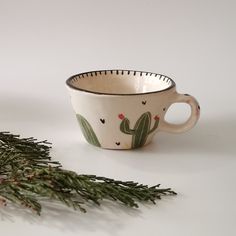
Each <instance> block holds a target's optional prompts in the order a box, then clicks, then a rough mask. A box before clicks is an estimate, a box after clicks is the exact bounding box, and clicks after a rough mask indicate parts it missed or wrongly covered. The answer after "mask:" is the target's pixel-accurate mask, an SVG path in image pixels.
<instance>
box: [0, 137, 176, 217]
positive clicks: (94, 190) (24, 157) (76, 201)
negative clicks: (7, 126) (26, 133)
mask: <svg viewBox="0 0 236 236" xmlns="http://www.w3.org/2000/svg"><path fill="white" fill-rule="evenodd" d="M50 145H51V143H49V142H47V141H46V140H44V141H37V140H36V139H35V138H32V137H31V138H20V137H19V135H14V134H11V133H9V132H0V205H2V206H5V205H7V202H13V203H17V204H20V205H22V206H25V207H27V208H31V209H32V210H33V211H35V212H36V213H37V214H40V212H41V204H40V201H41V200H43V199H50V200H56V201H59V202H62V203H64V204H66V205H67V206H69V207H73V208H74V209H80V210H81V211H82V212H86V210H85V208H84V206H85V205H86V203H88V202H93V203H95V204H97V205H100V202H101V201H102V200H104V199H108V200H112V201H118V202H121V203H123V204H125V205H126V206H129V207H138V204H137V201H140V202H148V201H151V202H152V203H154V204H155V200H157V199H161V196H163V195H175V194H176V193H175V192H174V191H172V190H171V189H170V188H159V186H160V185H155V186H152V187H149V186H147V185H143V184H139V183H135V182H133V181H118V180H114V179H109V178H106V177H99V176H95V175H79V174H77V173H75V172H73V171H69V170H65V169H62V168H61V167H62V166H61V164H60V163H59V162H58V161H52V160H51V157H50V148H51V146H50Z"/></svg>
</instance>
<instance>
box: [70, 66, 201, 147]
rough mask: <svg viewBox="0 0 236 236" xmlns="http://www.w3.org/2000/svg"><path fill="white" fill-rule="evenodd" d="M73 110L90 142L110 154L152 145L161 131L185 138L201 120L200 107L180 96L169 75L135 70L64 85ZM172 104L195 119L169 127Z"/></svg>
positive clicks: (101, 73)
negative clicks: (188, 109)
mask: <svg viewBox="0 0 236 236" xmlns="http://www.w3.org/2000/svg"><path fill="white" fill-rule="evenodd" d="M66 85H67V88H68V90H69V93H70V97H71V102H72V106H73V108H74V111H75V113H76V117H77V120H78V123H79V125H80V128H81V130H82V133H83V135H84V137H85V139H86V140H87V141H88V143H90V144H93V145H95V146H98V147H102V148H107V149H133V148H138V147H141V146H143V145H146V144H148V143H150V142H151V140H152V138H153V136H154V134H155V133H157V132H158V131H167V132H171V133H181V132H185V131H187V130H189V129H191V128H192V127H193V126H194V125H195V124H196V122H197V121H198V119H199V115H200V106H199V104H198V102H197V101H196V99H195V98H194V97H192V96H190V95H188V94H179V93H177V92H176V85H175V82H174V81H173V80H172V79H171V78H169V77H168V76H165V75H161V74H157V73H151V72H143V71H134V70H99V71H91V72H85V73H80V74H77V75H73V76H71V77H70V78H69V79H67V81H66ZM173 103H187V104H189V105H190V107H191V115H190V117H189V119H188V120H187V121H186V122H184V123H183V124H171V123H168V122H167V121H166V120H165V114H166V112H167V111H168V108H169V107H170V106H171V105H172V104H173Z"/></svg>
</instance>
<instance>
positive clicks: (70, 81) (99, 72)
mask: <svg viewBox="0 0 236 236" xmlns="http://www.w3.org/2000/svg"><path fill="white" fill-rule="evenodd" d="M102 72H104V75H108V74H109V73H110V74H113V73H114V74H117V75H118V74H119V73H120V74H121V75H124V72H127V75H132V74H131V73H133V76H135V75H139V76H143V75H144V76H147V75H150V76H155V77H157V76H159V78H157V79H160V80H162V81H164V82H167V83H169V84H170V86H169V87H167V88H165V89H162V90H156V91H151V92H146V93H102V92H95V91H90V90H86V89H81V88H78V87H76V86H74V85H73V82H75V81H77V80H78V79H79V78H81V77H83V78H84V77H85V76H87V77H89V76H92V77H93V76H99V75H102ZM66 85H67V86H68V87H70V88H72V89H75V90H78V91H82V92H86V93H91V94H97V95H115V96H135V95H145V94H152V93H160V92H164V91H167V90H170V89H172V88H173V87H175V85H176V84H175V82H174V81H173V80H172V79H171V78H170V77H168V76H166V75H163V74H159V73H153V72H146V71H137V70H120V69H113V70H95V71H88V72H83V73H79V74H75V75H72V76H71V77H69V78H68V79H67V80H66Z"/></svg>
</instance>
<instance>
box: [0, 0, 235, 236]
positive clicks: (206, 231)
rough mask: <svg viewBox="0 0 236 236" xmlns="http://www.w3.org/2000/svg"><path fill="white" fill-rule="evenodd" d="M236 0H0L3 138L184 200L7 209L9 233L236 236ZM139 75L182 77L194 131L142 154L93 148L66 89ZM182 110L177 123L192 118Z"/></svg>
mask: <svg viewBox="0 0 236 236" xmlns="http://www.w3.org/2000/svg"><path fill="white" fill-rule="evenodd" d="M235 7H236V4H235V2H234V1H223V0H222V1H221V0H218V1H210V0H209V1H208V0H207V1H184V0H181V1H154V0H153V1H151V0H150V1H132V0H130V1H123V0H122V1H108V0H107V1H104V0H101V1H91V0H86V1H82V0H79V1H72V0H71V1H65V0H64V1H56V0H52V1H42V0H41V1H30V0H25V1H0V28H1V36H0V67H1V70H0V82H1V86H0V111H1V112H0V127H1V129H0V130H9V131H11V132H13V133H17V134H21V135H22V136H23V137H28V136H34V137H37V138H38V139H48V140H50V141H51V142H52V143H53V149H52V156H53V158H54V159H56V160H59V161H61V162H62V164H63V166H64V168H68V169H71V170H75V171H77V172H78V173H83V174H96V175H101V176H107V177H111V178H116V179H121V180H134V181H139V182H142V183H145V184H148V185H154V184H157V183H161V184H162V186H164V187H171V188H173V189H174V190H175V191H177V192H178V196H176V197H167V198H163V200H161V201H158V202H157V205H154V206H153V205H152V204H145V205H142V204H141V205H140V208H139V209H137V210H136V209H128V208H126V207H124V206H121V205H118V204H112V203H107V202H106V203H104V205H103V206H101V207H94V206H91V207H89V208H88V209H87V210H88V212H87V213H86V214H83V213H81V212H79V211H73V210H70V209H67V208H66V207H62V206H56V205H53V204H49V205H47V206H44V209H43V211H42V215H41V216H40V217H39V216H36V215H34V214H31V213H29V212H25V211H23V210H22V209H16V208H14V207H12V206H11V205H10V206H9V207H6V208H1V209H0V234H1V235H4V236H11V235H16V234H19V235H24V236H29V235H30V236H31V235H32V234H33V235H35V236H36V235H57V236H60V235H68V236H70V235H83V236H89V235H99V236H100V235H116V236H120V235H136V236H138V235H140V236H141V235H161V236H162V235H163V236H172V235H176V236H189V235H196V236H199V235H201V236H208V235H209V236H210V235H214V236H222V235H235V234H236V227H235V219H236V204H235V199H236V185H235V179H236V171H235V168H236V145H235V132H236V125H235V122H236V109H235V101H236V95H235V94H236V93H235V87H234V86H235V85H236V83H235V55H236V48H235V40H236V31H235V29H236V27H235V22H236V16H235ZM111 68H112V69H115V68H119V69H137V70H144V71H151V72H158V73H163V74H166V75H168V76H170V77H172V78H173V79H174V80H175V82H176V83H177V89H178V91H179V92H181V93H189V94H192V95H194V96H195V97H196V98H197V99H198V100H199V103H200V105H201V108H202V109H201V111H202V113H201V119H200V121H199V123H198V124H197V126H196V127H195V128H194V129H192V130H191V131H189V132H187V133H185V134H181V135H172V134H166V133H160V134H158V136H157V137H155V139H154V141H153V143H152V144H150V145H148V146H146V147H144V148H142V149H138V150H135V151H111V150H110V151H109V150H102V149H98V148H95V147H93V146H90V145H89V144H87V143H85V142H84V139H83V137H82V135H81V133H80V130H79V128H78V124H77V122H76V119H75V115H74V113H73V111H72V107H71V105H70V100H69V95H68V94H67V91H66V89H65V85H64V81H65V79H66V78H67V77H69V76H70V75H72V74H75V73H79V72H83V71H89V70H96V69H111ZM188 111H189V110H188V107H187V106H184V105H176V106H174V107H173V108H172V109H171V110H170V111H169V113H168V117H169V120H170V121H173V122H178V121H182V120H184V119H185V118H186V117H187V113H188Z"/></svg>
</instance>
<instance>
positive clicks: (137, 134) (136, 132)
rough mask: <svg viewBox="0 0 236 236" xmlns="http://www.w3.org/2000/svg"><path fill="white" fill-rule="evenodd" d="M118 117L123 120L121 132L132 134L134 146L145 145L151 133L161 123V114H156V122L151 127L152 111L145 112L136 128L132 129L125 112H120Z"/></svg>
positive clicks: (137, 122)
mask: <svg viewBox="0 0 236 236" xmlns="http://www.w3.org/2000/svg"><path fill="white" fill-rule="evenodd" d="M118 117H119V118H120V119H121V120H122V122H121V124H120V130H121V132H123V133H125V134H129V135H132V148H138V147H141V146H143V145H144V144H145V143H146V141H147V137H148V135H149V134H151V133H152V132H153V131H154V130H156V129H157V127H158V124H159V116H157V115H156V116H155V117H154V120H155V123H154V125H153V127H152V128H151V117H152V116H151V113H150V112H145V113H143V114H142V115H141V116H140V117H139V119H138V120H137V121H136V123H135V125H134V128H133V129H130V121H129V119H128V118H126V117H125V116H124V115H123V114H119V115H118Z"/></svg>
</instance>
